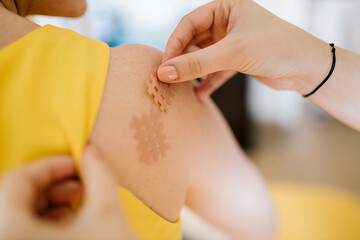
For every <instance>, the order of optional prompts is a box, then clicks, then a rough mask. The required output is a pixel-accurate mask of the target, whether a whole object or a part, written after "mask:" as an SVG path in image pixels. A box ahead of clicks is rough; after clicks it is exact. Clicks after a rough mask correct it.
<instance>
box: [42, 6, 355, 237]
mask: <svg viewBox="0 0 360 240" xmlns="http://www.w3.org/2000/svg"><path fill="white" fill-rule="evenodd" d="M206 2H208V1H207V0H171V1H167V0H151V1H150V0H131V1H125V0H116V1H115V0H102V1H95V0H88V12H87V14H86V15H85V16H84V17H82V18H79V19H66V18H51V17H35V20H36V22H38V23H39V24H41V25H43V24H48V23H50V24H53V25H57V26H60V27H65V28H70V29H73V30H75V31H77V32H79V33H81V34H84V35H87V36H90V37H92V38H95V39H98V40H101V41H104V42H106V43H108V44H109V46H118V45H121V44H126V43H142V44H147V45H151V46H154V47H157V48H159V49H162V50H164V48H165V45H166V41H167V39H168V37H169V36H170V34H171V32H172V30H173V29H174V28H175V26H176V25H177V23H178V22H179V21H180V19H181V17H182V16H184V15H185V14H186V13H188V12H190V11H191V10H193V9H195V8H196V7H198V6H200V5H202V4H204V3H206ZM256 2H258V3H259V4H260V5H262V6H263V7H265V8H266V9H268V10H270V11H271V12H273V13H274V14H276V15H278V16H279V17H281V18H283V19H285V20H287V21H289V22H291V23H293V24H295V25H297V26H299V27H301V28H303V29H305V30H306V31H309V32H310V33H312V34H314V35H315V36H317V37H319V38H320V39H322V40H324V41H326V42H334V43H335V45H336V46H340V47H344V48H347V49H349V50H352V51H355V52H357V53H360V28H359V27H358V23H359V22H360V1H358V0H257V1H256ZM319 81H320V79H319ZM213 98H214V100H215V101H216V102H217V104H218V105H219V107H220V109H221V110H222V111H223V113H224V115H225V116H226V118H227V119H228V121H229V123H230V125H231V127H232V129H233V131H234V133H235V135H236V137H237V139H238V140H239V142H240V143H241V145H242V146H243V147H244V149H245V151H246V152H247V153H248V154H249V155H250V157H251V159H252V160H253V161H254V163H255V164H256V165H257V166H258V167H259V169H260V171H261V172H262V173H263V175H264V176H265V178H266V179H267V180H268V182H269V185H270V186H271V189H272V192H273V194H274V198H275V202H276V205H277V207H278V208H281V209H280V210H279V212H280V213H279V215H280V216H279V218H280V220H284V218H285V221H291V220H294V218H299V219H300V217H299V215H296V214H297V213H295V212H294V214H293V215H291V216H289V217H288V219H286V216H287V214H289V213H293V212H292V211H293V210H292V209H287V210H286V211H283V208H284V207H283V206H284V205H285V204H279V202H281V203H283V201H285V200H284V199H287V196H288V195H289V194H290V192H291V191H290V190H286V189H292V190H294V189H295V190H296V189H298V190H299V191H295V192H291V194H292V195H293V196H297V194H298V195H299V196H300V197H299V198H295V199H291V200H289V201H293V202H292V203H293V204H289V205H296V204H301V201H302V202H304V201H307V200H301V199H302V198H301V197H304V198H305V196H308V197H309V199H322V200H321V201H320V200H319V201H318V202H317V204H318V205H316V204H315V205H314V204H312V203H309V204H310V205H309V206H311V207H310V208H311V210H310V211H309V215H308V216H307V217H308V218H312V219H314V216H310V215H311V214H313V213H314V212H315V213H316V209H317V208H318V207H319V208H321V206H324V204H325V205H326V204H328V205H329V208H331V209H333V208H334V207H333V206H336V207H338V208H340V209H342V210H341V212H344V211H345V212H346V211H350V212H349V214H350V215H351V212H352V211H353V209H356V210H359V209H358V208H357V207H358V206H359V195H360V134H359V133H358V132H356V131H354V130H352V129H350V128H349V127H347V126H345V125H343V124H341V123H340V122H338V121H337V120H335V119H334V118H332V117H331V116H329V115H328V114H327V113H325V112H324V111H322V110H321V109H319V108H318V107H316V106H315V105H313V104H312V103H311V102H309V101H307V100H305V99H303V98H302V97H301V96H300V95H298V94H296V93H292V92H279V91H275V90H272V89H269V88H267V87H266V86H264V85H261V84H260V83H258V82H257V81H256V80H254V79H251V78H250V77H247V76H244V75H241V74H238V75H237V76H235V77H234V79H232V80H231V81H229V82H228V83H227V84H226V85H225V86H224V87H223V88H222V89H220V90H219V91H217V92H216V93H215V94H214V96H213ZM309 191H310V193H309ZM284 192H285V193H284ZM307 194H309V195H307ZM339 196H340V200H339V199H338V198H336V197H339ZM333 198H336V199H338V201H335V203H333V202H329V201H330V200H328V199H333ZM349 199H350V200H349ZM354 199H355V200H354ZM347 200H349V202H346V201H347ZM286 201H287V200H286ZM309 201H310V202H311V201H312V200H309ZM322 201H325V202H322ZM354 201H355V202H357V204H358V205H357V207H356V204H355V205H354V206H355V208H350V209H352V210H349V209H347V206H349V204H350V205H351V204H353V203H354ZM292 207H293V208H296V206H292ZM300 209H301V207H300ZM346 209H347V210H346ZM294 211H295V210H294ZM282 212H284V214H283V213H282ZM305 212H306V211H305ZM325 212H328V211H325ZM319 214H320V213H319ZM325 215H326V214H325ZM319 216H320V215H319ZM319 216H318V215H316V217H315V218H316V219H318V218H319V220H318V221H317V222H316V223H314V224H315V225H316V224H318V225H319V226H320V227H319V228H326V230H324V229H322V231H323V232H326V231H327V232H328V231H329V228H328V227H326V226H330V228H331V226H333V227H334V228H339V226H342V225H343V226H344V229H343V231H347V227H348V226H349V224H350V225H352V224H355V225H357V226H358V227H359V229H360V220H359V219H356V220H354V219H352V220H346V216H345V218H344V219H343V220H341V219H342V217H341V216H338V215H336V214H335V215H330V217H329V215H327V216H328V217H325V216H324V218H338V220H339V221H343V222H340V223H339V222H337V223H336V222H334V223H330V225H324V224H323V223H322V220H321V217H319ZM337 216H338V217H337ZM183 219H184V224H183V228H184V236H185V238H187V239H227V238H226V236H224V234H222V233H220V232H218V231H216V230H215V229H213V228H212V227H210V226H209V225H207V224H205V223H202V221H201V220H200V219H199V218H198V217H197V216H195V215H193V213H191V212H190V211H189V210H184V214H183ZM299 221H300V220H299ZM344 221H345V222H344ZM346 221H348V222H346ZM354 221H357V222H355V223H354ZM306 222H308V223H306ZM310 222H311V221H310ZM301 224H303V225H304V224H305V225H304V226H303V225H301ZM306 224H308V225H309V224H310V223H309V221H304V222H301V223H300V222H297V226H299V225H300V226H302V227H303V229H302V230H303V231H305V230H304V229H307V228H306V227H308V226H307V225H306ZM311 224H313V223H311ZM331 224H333V225H331ZM318 225H316V226H318ZM284 226H285V225H284ZM284 226H283V225H282V226H280V227H281V228H285V227H284ZM286 226H287V229H288V228H290V227H289V226H288V225H286ZM313 226H314V225H313ZM287 229H285V230H284V229H282V230H281V231H285V232H286V231H288V230H287ZM309 231H310V230H309ZM286 234H290V233H287V232H286V233H283V232H281V233H280V235H281V236H282V237H283V239H289V238H286V236H289V235H286ZM309 234H310V235H304V236H307V237H306V238H301V237H300V238H296V237H294V238H291V239H304V240H306V239H345V240H346V239H355V238H353V237H354V236H355V235H353V234H350V235H342V234H343V233H339V236H342V238H337V235H334V234H329V233H328V234H325V233H322V235H321V233H320V235H316V234H315V233H309ZM311 234H312V235H311ZM314 234H315V235H314ZM295 235H296V234H295ZM281 236H280V237H281ZM299 236H300V235H299ZM299 236H298V237H299ZM311 236H312V237H311ZM315 236H317V237H315ZM357 236H358V235H357ZM308 237H309V238H308ZM357 239H359V238H357Z"/></svg>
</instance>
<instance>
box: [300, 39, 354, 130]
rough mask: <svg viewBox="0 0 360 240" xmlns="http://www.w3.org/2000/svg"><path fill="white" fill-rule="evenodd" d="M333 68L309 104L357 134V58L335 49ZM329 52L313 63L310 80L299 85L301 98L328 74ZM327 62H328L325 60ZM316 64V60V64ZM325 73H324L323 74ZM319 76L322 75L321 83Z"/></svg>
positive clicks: (311, 97) (310, 98) (342, 50)
mask: <svg viewBox="0 0 360 240" xmlns="http://www.w3.org/2000/svg"><path fill="white" fill-rule="evenodd" d="M335 48H336V66H335V69H334V72H333V74H332V75H331V77H330V78H329V79H328V81H327V82H326V83H325V84H324V85H323V86H322V87H321V88H320V89H319V90H318V91H317V92H316V93H315V94H313V95H312V96H310V97H309V100H311V101H312V102H314V103H315V104H316V105H318V106H319V107H321V108H322V109H324V110H325V111H327V112H328V113H330V114H331V115H333V116H334V117H335V118H337V119H339V120H340V121H342V122H344V123H345V124H347V125H349V126H350V127H352V128H354V129H356V130H358V131H360V79H359V78H360V55H358V54H356V53H353V52H350V51H347V50H345V49H342V48H340V47H336V46H335ZM330 50H331V48H330V47H329V48H328V50H327V51H328V53H329V54H328V56H326V55H324V56H322V58H323V60H320V61H319V62H314V66H316V67H314V69H313V73H312V76H308V77H307V78H306V77H304V79H303V80H301V81H303V82H302V84H299V85H298V89H296V91H298V92H299V93H300V94H306V93H309V92H311V91H312V90H313V89H315V88H316V87H317V85H318V84H320V82H321V81H322V79H323V78H325V76H326V74H328V72H329V70H330V66H331V59H332V57H331V51H330ZM326 58H327V59H326ZM317 61H318V60H317ZM323 71H325V72H323ZM319 72H323V73H322V74H323V75H322V77H323V78H322V79H318V80H316V78H317V77H319V76H320V75H319Z"/></svg>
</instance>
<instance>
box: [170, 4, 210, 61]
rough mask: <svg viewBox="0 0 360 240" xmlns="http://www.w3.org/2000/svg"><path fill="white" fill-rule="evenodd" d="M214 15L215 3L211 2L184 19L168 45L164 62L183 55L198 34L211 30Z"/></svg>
mask: <svg viewBox="0 0 360 240" xmlns="http://www.w3.org/2000/svg"><path fill="white" fill-rule="evenodd" d="M213 13H214V2H210V3H207V4H205V5H203V6H201V7H199V8H197V9H195V10H194V11H192V12H191V13H189V14H188V15H186V16H185V17H183V19H181V21H180V23H179V24H178V26H177V27H176V28H175V30H174V32H173V33H172V34H171V36H170V38H169V40H168V42H167V44H166V48H165V54H164V58H163V62H165V61H167V60H169V59H171V58H174V57H177V56H179V55H181V54H182V52H183V50H184V49H185V48H186V46H187V45H188V44H189V42H190V41H191V40H192V39H193V38H194V37H195V36H196V35H197V34H199V33H202V32H204V31H206V30H208V29H210V28H211V27H212V25H213V22H214V14H213Z"/></svg>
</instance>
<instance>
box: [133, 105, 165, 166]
mask: <svg viewBox="0 0 360 240" xmlns="http://www.w3.org/2000/svg"><path fill="white" fill-rule="evenodd" d="M160 114H161V113H160V112H157V111H151V112H150V114H147V113H145V112H143V113H142V114H141V116H140V117H138V116H133V119H132V121H131V123H130V127H131V128H132V129H134V130H135V134H134V138H135V139H136V140H137V142H138V145H137V150H138V152H139V154H140V157H139V159H140V161H142V162H145V163H151V162H156V161H158V160H159V158H160V156H162V157H165V155H166V152H167V150H168V145H167V144H166V135H165V134H164V133H163V129H164V126H163V124H162V123H161V121H160Z"/></svg>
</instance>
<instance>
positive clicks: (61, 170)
mask: <svg viewBox="0 0 360 240" xmlns="http://www.w3.org/2000/svg"><path fill="white" fill-rule="evenodd" d="M75 174H76V169H75V164H74V160H73V159H72V158H71V157H68V156H56V157H49V158H44V159H42V160H39V161H37V162H34V163H32V164H30V165H27V166H24V167H22V168H20V169H17V170H15V171H14V172H10V173H8V174H7V175H6V176H5V177H4V178H3V184H2V189H1V192H2V193H1V194H2V195H3V196H4V197H5V198H6V200H5V201H6V202H8V203H11V206H13V207H15V208H16V209H17V210H19V212H23V213H31V214H32V213H35V206H36V201H37V198H38V196H39V192H41V191H44V190H45V189H46V188H47V187H49V186H50V185H52V184H54V183H56V182H58V181H61V180H64V179H66V178H69V177H73V176H74V175H75Z"/></svg>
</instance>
